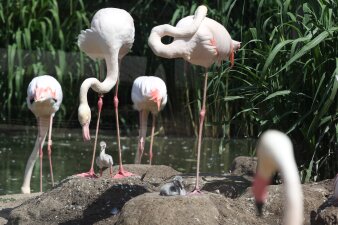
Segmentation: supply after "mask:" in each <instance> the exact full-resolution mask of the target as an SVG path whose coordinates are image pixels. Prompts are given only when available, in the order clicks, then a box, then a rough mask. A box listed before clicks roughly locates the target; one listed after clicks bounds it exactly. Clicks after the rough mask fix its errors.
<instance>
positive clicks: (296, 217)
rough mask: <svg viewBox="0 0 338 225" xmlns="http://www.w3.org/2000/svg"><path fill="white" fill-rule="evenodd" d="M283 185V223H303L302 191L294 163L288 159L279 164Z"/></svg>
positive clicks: (288, 224) (286, 224) (285, 224)
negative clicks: (286, 161) (284, 198)
mask: <svg viewBox="0 0 338 225" xmlns="http://www.w3.org/2000/svg"><path fill="white" fill-rule="evenodd" d="M280 167H281V172H282V176H283V180H284V185H285V195H286V205H285V209H286V212H285V216H284V223H283V224H284V225H301V224H303V220H304V218H303V193H302V187H301V184H300V179H299V175H298V170H297V166H296V164H295V163H294V162H293V161H292V160H290V161H288V163H283V164H282V165H280Z"/></svg>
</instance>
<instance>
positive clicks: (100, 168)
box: [100, 168, 102, 177]
mask: <svg viewBox="0 0 338 225" xmlns="http://www.w3.org/2000/svg"><path fill="white" fill-rule="evenodd" d="M100 177H102V168H100Z"/></svg>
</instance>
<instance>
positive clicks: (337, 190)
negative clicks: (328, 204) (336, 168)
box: [333, 174, 338, 201]
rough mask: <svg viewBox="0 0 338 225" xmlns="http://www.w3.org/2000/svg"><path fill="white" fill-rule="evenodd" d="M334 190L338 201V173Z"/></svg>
mask: <svg viewBox="0 0 338 225" xmlns="http://www.w3.org/2000/svg"><path fill="white" fill-rule="evenodd" d="M333 192H334V197H335V198H336V201H338V174H337V175H336V177H335V180H334V184H333Z"/></svg>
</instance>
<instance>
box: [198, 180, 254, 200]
mask: <svg viewBox="0 0 338 225" xmlns="http://www.w3.org/2000/svg"><path fill="white" fill-rule="evenodd" d="M250 186H251V181H249V180H247V179H245V178H244V177H241V176H226V177H225V178H223V179H219V180H217V179H212V180H210V181H208V180H206V183H205V184H204V186H203V189H202V190H204V191H209V192H214V193H217V194H222V195H224V196H225V197H228V198H237V197H239V196H241V195H242V194H243V193H244V192H245V191H246V189H247V188H248V187H250Z"/></svg>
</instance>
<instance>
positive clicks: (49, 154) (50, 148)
mask: <svg viewBox="0 0 338 225" xmlns="http://www.w3.org/2000/svg"><path fill="white" fill-rule="evenodd" d="M52 127H53V116H50V121H49V133H48V160H49V168H50V176H51V178H52V186H53V187H54V176H53V165H52Z"/></svg>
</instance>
